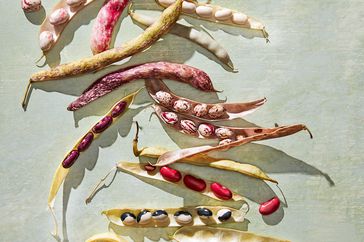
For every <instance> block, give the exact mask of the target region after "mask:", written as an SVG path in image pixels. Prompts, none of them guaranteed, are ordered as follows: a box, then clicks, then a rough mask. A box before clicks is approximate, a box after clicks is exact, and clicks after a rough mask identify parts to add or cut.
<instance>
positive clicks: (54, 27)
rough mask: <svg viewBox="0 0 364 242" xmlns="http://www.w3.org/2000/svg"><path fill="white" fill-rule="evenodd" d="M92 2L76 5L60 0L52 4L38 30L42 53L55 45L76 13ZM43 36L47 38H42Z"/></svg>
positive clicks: (92, 0)
mask: <svg viewBox="0 0 364 242" xmlns="http://www.w3.org/2000/svg"><path fill="white" fill-rule="evenodd" d="M92 2H94V0H87V1H83V2H81V3H80V4H79V5H77V6H75V5H74V6H70V5H69V4H68V2H67V1H66V0H61V1H59V2H58V3H56V4H55V5H54V6H53V8H52V10H51V12H50V14H49V15H48V16H47V17H46V19H45V20H44V22H43V23H42V25H41V26H40V30H39V41H40V47H41V49H42V51H43V53H44V54H46V53H47V52H49V51H50V50H51V49H52V48H53V47H54V46H55V45H56V43H57V41H58V40H59V38H60V36H61V34H62V32H63V30H64V29H65V28H66V26H67V25H68V24H69V23H70V22H71V21H72V19H73V18H74V17H75V16H76V14H77V13H79V12H80V11H82V10H83V9H85V7H86V6H88V5H89V4H91V3H92ZM45 36H47V38H44V37H45Z"/></svg>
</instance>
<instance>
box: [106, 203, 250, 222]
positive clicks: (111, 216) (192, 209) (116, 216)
mask: <svg viewBox="0 0 364 242" xmlns="http://www.w3.org/2000/svg"><path fill="white" fill-rule="evenodd" d="M245 205H247V204H245ZM201 208H203V209H206V210H209V211H211V213H212V215H211V217H210V219H208V220H206V219H204V218H202V217H201V216H199V214H198V210H199V209H201ZM246 208H248V206H246ZM142 210H148V211H150V212H151V213H154V212H155V211H164V212H165V213H164V214H166V215H167V218H168V219H167V220H166V222H165V223H163V222H162V223H161V222H159V221H152V222H150V223H148V224H146V225H143V226H141V225H140V224H138V223H135V224H132V225H125V224H124V223H123V222H122V221H121V219H120V218H121V216H122V214H124V213H132V214H138V213H139V212H140V211H142ZM221 210H227V211H230V212H231V219H230V220H227V221H220V220H219V219H218V215H217V214H218V212H219V211H221ZM179 211H185V212H188V213H189V214H191V215H192V219H193V221H192V223H191V225H193V226H200V225H201V226H204V225H207V224H208V225H215V224H226V223H242V222H244V219H245V216H246V214H247V212H248V209H239V210H237V209H234V208H232V207H226V206H198V207H196V206H186V207H179V208H113V209H108V210H105V211H103V212H102V214H103V215H105V216H106V217H107V219H108V220H109V222H110V223H112V224H113V225H116V226H118V227H120V228H122V227H130V226H131V227H138V228H139V227H150V228H156V227H162V228H163V227H181V226H182V225H181V224H180V223H178V222H177V221H176V219H175V218H174V216H173V215H174V214H175V213H176V212H179Z"/></svg>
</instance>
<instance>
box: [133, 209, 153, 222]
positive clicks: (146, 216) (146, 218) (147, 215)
mask: <svg viewBox="0 0 364 242" xmlns="http://www.w3.org/2000/svg"><path fill="white" fill-rule="evenodd" d="M136 220H137V222H138V223H139V224H148V223H149V222H150V221H152V213H151V212H150V211H149V210H146V209H145V210H142V211H141V212H140V213H139V214H138V216H137V218H136Z"/></svg>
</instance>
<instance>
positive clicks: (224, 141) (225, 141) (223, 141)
mask: <svg viewBox="0 0 364 242" xmlns="http://www.w3.org/2000/svg"><path fill="white" fill-rule="evenodd" d="M231 142H233V140H232V139H223V140H221V141H220V142H219V145H226V144H230V143H231Z"/></svg>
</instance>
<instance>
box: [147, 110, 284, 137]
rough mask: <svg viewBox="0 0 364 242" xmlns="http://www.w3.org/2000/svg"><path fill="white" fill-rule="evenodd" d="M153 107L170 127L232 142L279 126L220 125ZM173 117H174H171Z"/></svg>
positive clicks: (192, 134)
mask: <svg viewBox="0 0 364 242" xmlns="http://www.w3.org/2000/svg"><path fill="white" fill-rule="evenodd" d="M153 108H154V110H155V113H156V114H157V116H158V118H159V119H160V120H161V121H162V122H163V123H164V124H166V125H168V126H169V127H171V128H173V129H175V130H176V131H178V132H180V133H183V134H187V135H191V136H195V137H198V138H201V139H216V140H219V141H220V142H221V141H224V140H226V139H229V140H230V142H233V141H236V140H242V139H245V138H247V137H251V136H255V135H257V134H269V133H272V132H274V131H275V130H277V129H278V128H277V127H275V128H260V127H250V128H240V127H231V126H219V125H214V124H212V123H208V122H206V121H202V120H200V119H197V118H195V117H191V116H188V115H185V114H182V113H177V112H171V111H170V110H168V109H167V108H164V107H162V106H160V105H157V104H154V105H153ZM171 117H173V119H172V118H171ZM172 121H173V122H172Z"/></svg>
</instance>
